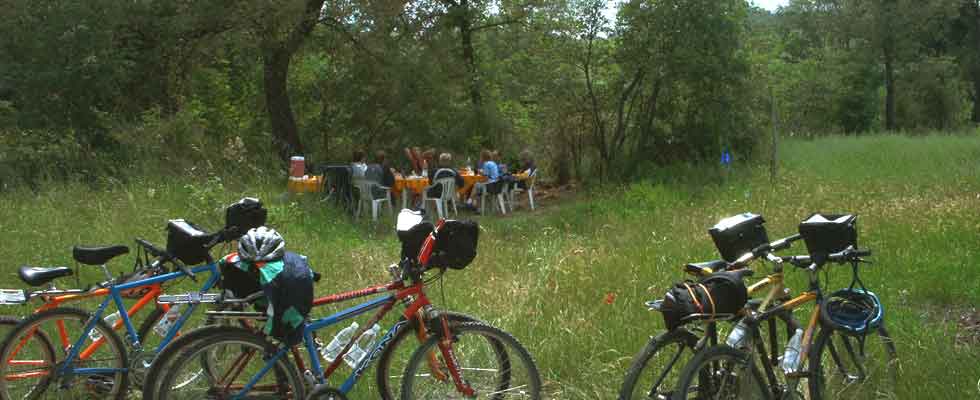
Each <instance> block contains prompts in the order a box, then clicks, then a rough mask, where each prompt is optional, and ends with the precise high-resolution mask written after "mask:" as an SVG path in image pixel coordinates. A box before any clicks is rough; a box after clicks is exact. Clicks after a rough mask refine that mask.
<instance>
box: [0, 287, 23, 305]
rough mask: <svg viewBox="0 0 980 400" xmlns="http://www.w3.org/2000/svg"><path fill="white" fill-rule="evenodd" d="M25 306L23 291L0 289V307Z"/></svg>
mask: <svg viewBox="0 0 980 400" xmlns="http://www.w3.org/2000/svg"><path fill="white" fill-rule="evenodd" d="M20 304H27V292H25V291H24V290H23V289H0V305H20Z"/></svg>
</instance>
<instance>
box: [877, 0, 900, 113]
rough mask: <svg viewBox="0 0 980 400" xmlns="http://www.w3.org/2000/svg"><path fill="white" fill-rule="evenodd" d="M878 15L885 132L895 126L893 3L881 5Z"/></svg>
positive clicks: (887, 2)
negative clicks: (883, 88)
mask: <svg viewBox="0 0 980 400" xmlns="http://www.w3.org/2000/svg"><path fill="white" fill-rule="evenodd" d="M882 6H883V8H884V9H883V10H881V11H880V13H879V18H881V19H882V21H881V25H883V26H884V32H882V33H883V35H882V37H881V40H882V42H881V45H882V46H881V47H882V56H884V62H885V130H889V131H893V130H895V128H896V124H895V68H894V67H895V35H894V33H893V32H892V29H891V25H892V17H893V16H894V15H895V13H894V12H893V11H894V7H895V4H894V2H893V1H885V2H883V3H882Z"/></svg>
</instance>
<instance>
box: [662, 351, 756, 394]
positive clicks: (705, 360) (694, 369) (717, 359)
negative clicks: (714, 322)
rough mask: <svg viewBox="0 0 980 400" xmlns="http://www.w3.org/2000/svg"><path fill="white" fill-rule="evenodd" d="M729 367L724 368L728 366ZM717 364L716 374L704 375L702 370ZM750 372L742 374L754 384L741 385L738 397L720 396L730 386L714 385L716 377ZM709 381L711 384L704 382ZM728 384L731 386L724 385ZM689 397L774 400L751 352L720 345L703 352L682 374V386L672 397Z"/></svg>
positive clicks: (738, 388) (736, 392) (692, 360)
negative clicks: (745, 370) (746, 370)
mask: <svg viewBox="0 0 980 400" xmlns="http://www.w3.org/2000/svg"><path fill="white" fill-rule="evenodd" d="M726 362H727V364H723V363H726ZM709 364H714V365H712V366H711V367H715V370H714V371H712V370H709V371H702V368H703V367H704V366H706V365H709ZM746 367H747V368H748V369H749V371H748V375H744V374H742V375H741V376H743V377H747V378H748V379H749V380H750V382H748V384H746V385H739V387H737V388H736V390H735V392H734V393H729V392H725V394H727V396H725V397H721V396H719V395H720V394H721V393H718V392H719V391H721V390H722V389H724V387H725V386H727V385H720V386H721V387H717V386H719V385H717V384H715V382H710V381H711V380H713V379H714V378H713V377H716V376H721V377H730V376H737V375H736V374H737V373H738V372H736V371H739V370H741V369H743V368H746ZM695 377H697V378H698V382H697V385H692V383H694V379H695ZM705 380H707V381H709V382H708V383H706V382H702V381H705ZM724 383H725V384H727V383H728V382H724ZM753 388H754V392H752V393H745V392H744V390H753ZM688 395H693V396H694V397H693V398H698V399H702V398H707V397H705V396H711V395H714V396H715V397H711V398H713V399H730V400H735V399H739V400H742V399H764V400H770V399H772V393H771V392H770V390H769V387H768V386H767V385H766V383H765V381H764V380H763V378H762V373H761V372H760V371H759V366H758V365H756V363H755V360H754V356H753V354H752V353H750V352H745V351H741V350H737V349H734V348H732V347H730V346H728V345H718V346H712V347H708V348H705V349H703V350H702V351H699V352H698V353H697V354H695V355H694V358H692V359H691V362H689V363H688V364H687V365H686V366H684V371H683V372H681V378H680V382H679V384H678V385H677V389H676V390H675V391H674V393H673V394H672V396H671V399H672V400H684V399H688V398H689V397H688Z"/></svg>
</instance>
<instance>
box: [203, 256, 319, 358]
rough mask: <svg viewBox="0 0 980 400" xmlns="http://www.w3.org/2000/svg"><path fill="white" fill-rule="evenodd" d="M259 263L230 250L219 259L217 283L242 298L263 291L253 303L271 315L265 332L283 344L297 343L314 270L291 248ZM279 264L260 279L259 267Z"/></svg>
mask: <svg viewBox="0 0 980 400" xmlns="http://www.w3.org/2000/svg"><path fill="white" fill-rule="evenodd" d="M266 264H273V265H266ZM262 265H263V266H262V267H258V266H256V265H255V264H252V263H250V262H247V261H242V260H241V258H239V257H238V253H237V252H236V253H231V254H229V255H227V256H225V257H224V258H222V259H221V261H220V262H219V266H220V270H221V281H220V282H219V286H220V287H221V288H222V289H224V290H225V291H226V292H228V294H230V295H231V296H233V297H235V298H244V297H246V296H249V295H251V294H253V293H255V292H258V291H262V292H263V294H264V295H265V297H263V298H260V299H258V300H256V301H255V302H254V303H253V304H252V307H253V308H254V309H255V310H256V311H261V312H267V313H268V314H269V315H270V318H269V320H268V321H266V325H265V328H264V331H265V333H266V334H268V335H270V336H272V337H274V338H276V339H278V340H280V341H282V342H284V343H286V344H289V345H294V344H297V343H299V342H300V341H301V340H302V333H303V330H302V322H303V321H305V320H306V318H307V317H308V316H309V314H310V309H311V308H312V307H313V282H314V281H315V275H316V274H315V273H314V272H313V269H312V268H311V267H310V264H309V260H308V259H307V257H306V256H304V255H301V254H297V253H294V252H291V251H287V252H286V254H285V255H284V256H283V258H282V259H281V260H276V261H269V262H268V263H262ZM277 266H279V267H277ZM280 267H281V270H279V271H278V273H277V274H276V275H275V276H273V277H272V278H271V280H269V281H268V282H265V283H263V278H262V276H261V275H260V274H261V273H260V272H259V268H280ZM269 311H271V313H270V312H269Z"/></svg>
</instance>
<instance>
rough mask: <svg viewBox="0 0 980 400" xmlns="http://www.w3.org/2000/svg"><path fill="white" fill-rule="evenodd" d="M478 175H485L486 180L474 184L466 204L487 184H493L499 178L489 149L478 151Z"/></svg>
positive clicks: (480, 192) (481, 191)
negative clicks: (474, 188) (474, 186)
mask: <svg viewBox="0 0 980 400" xmlns="http://www.w3.org/2000/svg"><path fill="white" fill-rule="evenodd" d="M480 175H483V176H486V177H487V181H486V182H483V183H482V184H477V185H476V190H473V191H472V192H471V193H470V198H469V200H468V201H467V204H471V203H473V201H474V198H475V197H476V196H477V195H479V194H482V193H483V190H486V188H487V186H488V185H491V184H495V183H497V181H498V180H499V179H500V170H499V169H498V168H497V163H496V162H495V161H494V153H493V152H492V151H490V150H487V149H483V151H481V152H480Z"/></svg>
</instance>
